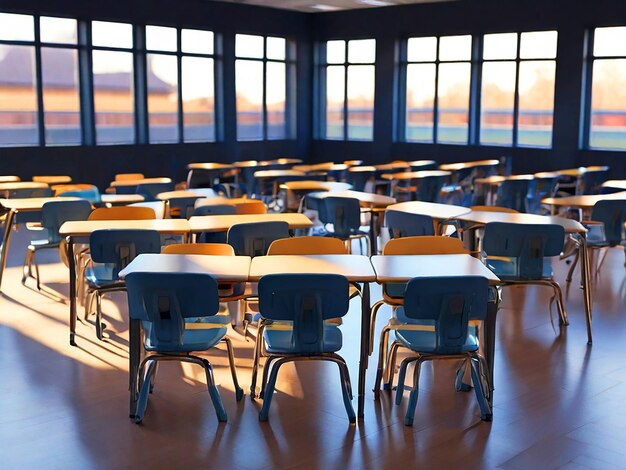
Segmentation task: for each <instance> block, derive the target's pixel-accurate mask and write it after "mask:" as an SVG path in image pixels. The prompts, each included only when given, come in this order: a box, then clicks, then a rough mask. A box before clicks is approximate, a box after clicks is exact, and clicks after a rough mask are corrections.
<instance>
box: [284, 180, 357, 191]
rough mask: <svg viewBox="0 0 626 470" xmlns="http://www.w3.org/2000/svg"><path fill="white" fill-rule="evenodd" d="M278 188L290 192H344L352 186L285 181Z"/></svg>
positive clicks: (327, 182)
mask: <svg viewBox="0 0 626 470" xmlns="http://www.w3.org/2000/svg"><path fill="white" fill-rule="evenodd" d="M280 188H281V189H288V190H290V191H344V190H349V189H350V188H352V185H351V184H348V183H339V182H335V181H287V182H286V183H283V184H281V185H280Z"/></svg>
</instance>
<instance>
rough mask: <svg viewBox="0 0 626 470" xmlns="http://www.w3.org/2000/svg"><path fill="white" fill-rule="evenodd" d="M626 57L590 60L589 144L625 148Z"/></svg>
mask: <svg viewBox="0 0 626 470" xmlns="http://www.w3.org/2000/svg"><path fill="white" fill-rule="evenodd" d="M625 83H626V59H604V60H596V61H594V63H593V86H592V91H591V136H590V145H591V147H595V148H606V149H622V150H624V149H626V87H625V86H624V84H625Z"/></svg>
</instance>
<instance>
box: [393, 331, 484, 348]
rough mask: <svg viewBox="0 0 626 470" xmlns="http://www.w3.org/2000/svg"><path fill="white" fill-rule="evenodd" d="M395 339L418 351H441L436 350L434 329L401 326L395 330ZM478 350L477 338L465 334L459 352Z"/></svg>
mask: <svg viewBox="0 0 626 470" xmlns="http://www.w3.org/2000/svg"><path fill="white" fill-rule="evenodd" d="M395 333H396V339H397V340H398V341H400V343H402V345H403V346H405V347H407V348H409V349H411V350H412V351H415V352H420V353H441V351H438V350H437V334H436V333H435V331H434V330H433V331H423V330H403V329H401V328H399V329H397V330H396V331H395ZM477 350H478V338H476V336H474V335H473V334H468V335H467V341H466V342H465V344H464V345H463V347H462V348H461V350H460V351H458V352H459V353H465V352H472V351H477Z"/></svg>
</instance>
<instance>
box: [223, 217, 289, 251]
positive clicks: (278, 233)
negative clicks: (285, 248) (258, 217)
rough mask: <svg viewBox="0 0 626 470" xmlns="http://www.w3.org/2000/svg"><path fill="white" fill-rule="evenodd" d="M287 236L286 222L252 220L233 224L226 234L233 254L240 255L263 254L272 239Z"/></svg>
mask: <svg viewBox="0 0 626 470" xmlns="http://www.w3.org/2000/svg"><path fill="white" fill-rule="evenodd" d="M279 238H289V224H288V223H287V222H253V223H248V224H235V225H233V226H232V227H231V228H230V229H229V230H228V234H227V236H226V240H227V241H228V244H229V245H231V246H232V247H233V248H234V250H235V254H237V255H240V256H252V257H254V256H264V255H266V254H267V250H268V248H269V247H270V245H271V244H272V242H273V241H274V240H278V239H279Z"/></svg>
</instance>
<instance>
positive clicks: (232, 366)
mask: <svg viewBox="0 0 626 470" xmlns="http://www.w3.org/2000/svg"><path fill="white" fill-rule="evenodd" d="M222 341H224V343H226V349H227V350H228V365H229V367H230V373H231V375H232V376H233V385H234V386H235V398H236V399H237V401H241V399H242V398H243V388H241V387H240V386H239V381H238V380H237V369H235V354H234V352H233V343H232V341H231V340H230V338H229V337H228V336H224V338H223V339H222Z"/></svg>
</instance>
